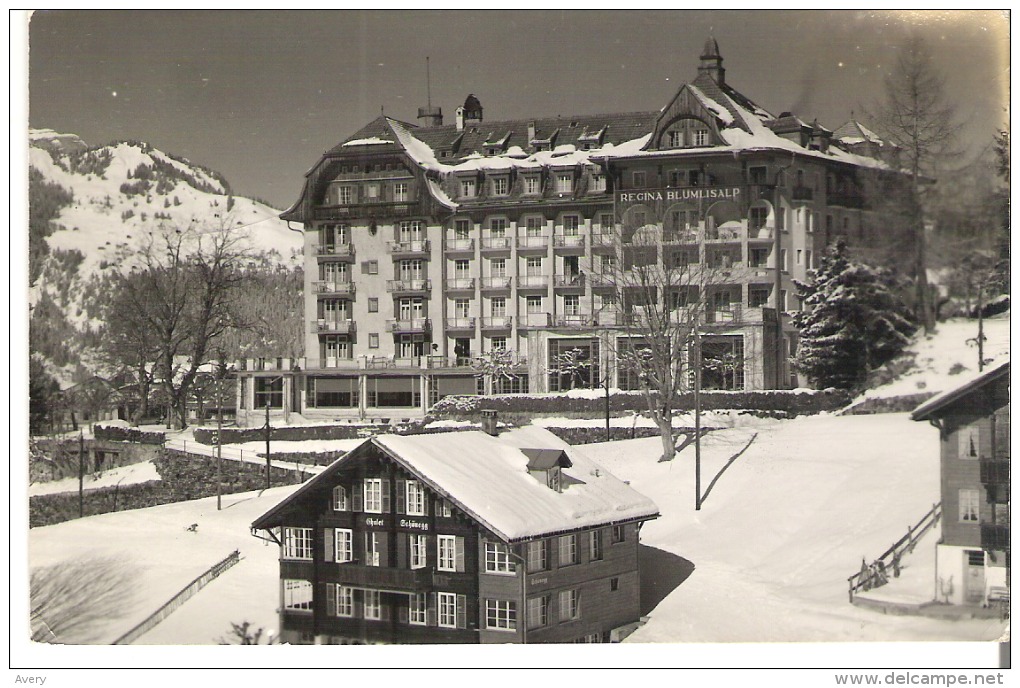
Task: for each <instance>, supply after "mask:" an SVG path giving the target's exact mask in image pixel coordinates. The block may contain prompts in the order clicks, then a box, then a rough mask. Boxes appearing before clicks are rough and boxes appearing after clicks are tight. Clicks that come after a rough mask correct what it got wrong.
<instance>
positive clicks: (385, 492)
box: [382, 478, 390, 514]
mask: <svg viewBox="0 0 1020 688" xmlns="http://www.w3.org/2000/svg"><path fill="white" fill-rule="evenodd" d="M382 512H383V513H384V514H388V513H390V481H389V478H383V479H382Z"/></svg>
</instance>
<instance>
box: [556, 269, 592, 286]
mask: <svg viewBox="0 0 1020 688" xmlns="http://www.w3.org/2000/svg"><path fill="white" fill-rule="evenodd" d="M553 286H555V287H577V288H584V273H583V272H579V273H577V274H576V275H553Z"/></svg>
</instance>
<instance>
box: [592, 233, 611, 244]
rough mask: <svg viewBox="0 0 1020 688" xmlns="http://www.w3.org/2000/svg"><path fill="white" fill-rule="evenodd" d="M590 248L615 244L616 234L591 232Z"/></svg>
mask: <svg viewBox="0 0 1020 688" xmlns="http://www.w3.org/2000/svg"><path fill="white" fill-rule="evenodd" d="M591 245H592V248H598V247H605V248H609V247H612V246H615V245H616V235H615V234H613V233H612V232H592V235H591Z"/></svg>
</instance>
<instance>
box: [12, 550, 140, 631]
mask: <svg viewBox="0 0 1020 688" xmlns="http://www.w3.org/2000/svg"><path fill="white" fill-rule="evenodd" d="M134 576H135V572H134V571H132V570H131V569H130V568H127V567H125V566H124V564H123V562H120V561H117V560H115V559H99V558H96V559H85V560H74V561H65V562H62V563H60V564H55V565H53V566H44V567H39V568H35V569H33V570H32V573H31V576H30V578H29V585H30V586H31V592H30V597H31V612H30V613H31V619H30V622H31V630H32V640H33V641H35V642H38V643H86V642H89V641H91V640H94V639H95V638H96V636H97V635H98V633H99V631H100V630H101V628H100V624H102V623H103V622H105V621H109V620H113V619H118V618H120V617H122V616H123V615H124V614H126V613H127V612H128V611H130V609H131V606H132V604H133V599H134V596H135V592H134V588H133V587H132V585H133V581H132V579H133V578H134Z"/></svg>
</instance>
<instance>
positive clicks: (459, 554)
mask: <svg viewBox="0 0 1020 688" xmlns="http://www.w3.org/2000/svg"><path fill="white" fill-rule="evenodd" d="M454 542H455V543H456V544H455V547H454V556H455V557H456V562H457V563H456V566H455V567H454V568H456V569H457V571H463V570H464V538H462V537H458V538H456V540H455V541H454Z"/></svg>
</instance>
